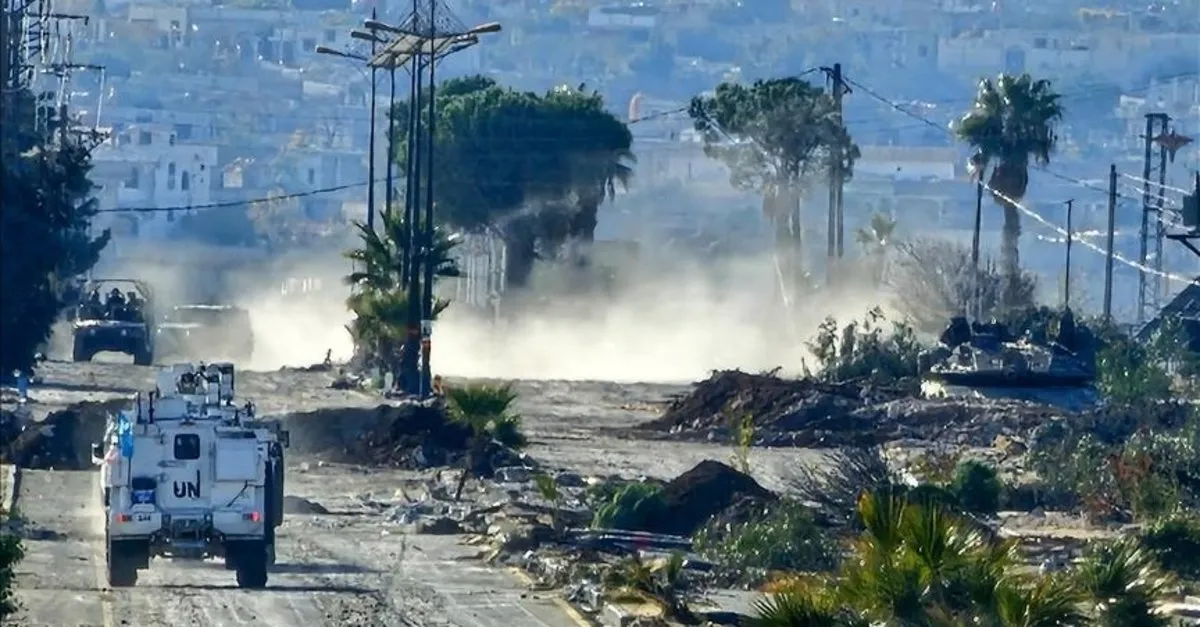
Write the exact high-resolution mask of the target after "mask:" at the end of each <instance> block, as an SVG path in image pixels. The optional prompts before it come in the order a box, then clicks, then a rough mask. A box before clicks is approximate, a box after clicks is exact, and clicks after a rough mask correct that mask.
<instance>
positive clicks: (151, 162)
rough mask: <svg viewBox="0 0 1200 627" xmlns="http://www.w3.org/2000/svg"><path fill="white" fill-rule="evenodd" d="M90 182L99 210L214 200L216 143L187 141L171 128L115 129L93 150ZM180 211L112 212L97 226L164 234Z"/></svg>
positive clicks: (187, 205)
mask: <svg viewBox="0 0 1200 627" xmlns="http://www.w3.org/2000/svg"><path fill="white" fill-rule="evenodd" d="M92 165H93V169H92V180H93V181H95V182H96V183H97V184H98V185H99V186H100V190H99V193H98V194H97V199H98V201H99V205H100V208H101V209H127V208H167V207H189V206H202V205H207V204H210V203H211V202H212V201H213V200H212V199H213V190H214V185H217V184H219V181H220V176H219V175H217V174H215V173H217V172H218V169H217V147H216V146H210V145H203V144H185V143H180V142H179V141H178V138H177V136H176V135H175V132H174V130H173V129H172V128H169V127H162V126H153V125H132V126H128V127H125V128H123V129H120V130H113V132H112V134H111V135H110V137H109V139H108V140H107V141H105V142H104V143H103V144H101V145H100V146H98V147H97V148H96V150H95V151H94V152H93V153H92ZM179 213H180V212H176V211H162V212H157V211H154V212H138V213H108V214H102V215H104V216H108V217H109V219H108V220H99V221H98V224H97V227H100V228H112V229H113V230H114V232H115V233H117V234H129V235H142V234H145V235H162V234H165V233H166V231H167V230H168V229H169V228H170V225H171V223H172V222H174V221H175V220H176V219H177V218H178V217H179Z"/></svg>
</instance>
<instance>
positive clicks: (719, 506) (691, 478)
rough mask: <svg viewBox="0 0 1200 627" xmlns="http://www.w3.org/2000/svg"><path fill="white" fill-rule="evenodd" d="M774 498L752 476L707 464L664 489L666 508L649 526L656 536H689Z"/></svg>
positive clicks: (711, 463) (692, 470) (714, 462)
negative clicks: (723, 515)
mask: <svg viewBox="0 0 1200 627" xmlns="http://www.w3.org/2000/svg"><path fill="white" fill-rule="evenodd" d="M775 498H776V497H775V495H774V494H772V493H771V492H770V491H769V490H767V489H766V488H764V487H762V486H760V485H758V482H756V481H755V480H754V479H753V478H751V477H750V476H749V475H746V474H743V473H741V472H738V471H737V470H735V469H733V468H730V467H729V466H726V465H725V464H722V463H721V462H717V461H713V460H705V461H702V462H700V463H699V464H697V465H696V466H695V467H694V468H692V469H691V470H689V471H687V472H685V473H683V474H682V475H679V476H678V477H675V478H674V479H672V480H671V481H670V482H668V483H667V484H666V485H665V486H663V500H664V502H665V508H664V509H663V511H662V515H661V516H659V517H658V519H657V520H655V521H653V523H652V524H651V525H650V526H651V527H652V529H650V530H651V531H654V532H656V533H666V534H673V535H681V536H688V535H691V534H692V533H694V532H696V530H698V529H700V528H701V527H703V526H704V525H705V523H707V522H708V521H709V519H711V518H712V517H713V516H716V515H718V514H721V513H722V512H725V511H726V510H730V509H731V508H733V507H734V506H736V507H737V508H738V509H743V508H747V507H749V504H750V503H752V502H764V501H773V500H774V499H775Z"/></svg>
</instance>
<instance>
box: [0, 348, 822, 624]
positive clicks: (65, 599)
mask: <svg viewBox="0 0 1200 627" xmlns="http://www.w3.org/2000/svg"><path fill="white" fill-rule="evenodd" d="M40 374H41V375H42V376H43V377H44V379H45V381H44V384H43V385H41V386H38V387H35V388H34V389H33V390H32V394H31V396H32V398H33V400H34V403H33V404H32V405H31V407H32V408H33V413H34V415H35V416H37V415H45V414H46V413H48V412H49V411H52V410H54V409H59V408H62V407H64V406H66V405H67V404H70V403H76V402H80V401H84V400H104V399H107V398H118V397H122V396H126V397H127V396H129V395H131V394H133V393H135V392H136V391H139V390H145V389H147V388H149V387H150V386H151V385H152V383H153V378H154V369H152V368H143V367H137V366H133V365H128V364H117V363H93V364H67V363H49V364H45V365H44V367H43V368H41V371H40ZM331 380H332V375H331V374H329V373H322V372H303V371H294V370H288V371H273V372H245V373H239V375H238V381H237V385H238V393H239V394H238V395H239V397H241V398H249V399H253V400H254V401H255V402H256V403H257V404H258V407H259V410H260V413H262V414H266V415H275V416H286V415H287V414H289V413H291V412H309V411H313V410H318V409H324V408H336V407H347V406H359V407H362V406H374V405H377V404H379V403H380V402H381V401H380V398H379V397H378V396H376V395H373V394H369V393H365V392H358V391H338V390H332V389H329V388H328V384H329V382H330V381H331ZM454 383H455V381H454V380H451V381H450V384H451V385H453V384H454ZM517 389H518V392H519V393H520V400H519V407H518V409H519V411H520V412H521V413H522V416H523V417H524V421H525V422H524V425H525V429H526V432H527V434H528V435H529V436H530V438H531V440H532V444H531V446H530V449H529V452H530V453H531V454H532V455H533V457H534V458H535V459H538V460H539V461H542V462H544V463H547V464H550V465H552V466H557V467H561V468H568V469H571V470H574V471H576V472H581V473H587V474H605V475H607V474H623V475H650V476H659V477H663V478H670V477H673V476H675V475H677V474H679V473H681V472H683V471H685V470H687V469H688V468H690V467H691V466H693V465H695V464H696V463H698V462H699V461H701V460H703V459H706V458H711V459H727V458H728V457H729V456H730V454H731V450H730V449H729V448H728V447H725V446H717V445H704V444H691V443H672V442H637V441H629V440H621V439H616V438H612V437H609V436H606V435H604V434H603V433H601V432H600V431H601V430H602V429H603V428H608V427H618V428H619V427H627V426H630V425H633V424H636V423H638V422H641V421H643V420H646V419H647V418H649V417H651V416H653V415H654V413H655V412H656V411H657V408H658V405H659V404H661V403H662V402H663V401H665V400H667V399H668V398H669V396H670V395H672V394H677V393H682V392H684V391H685V390H686V387H685V386H678V385H656V384H636V385H620V384H614V383H608V382H564V381H526V382H518V386H517ZM813 459H814V458H813V457H812V453H809V452H804V451H797V450H788V451H782V450H781V451H758V450H756V451H755V452H754V453H753V454H752V455H751V459H750V461H751V464H752V465H753V466H754V467H755V471H756V477H758V478H759V479H760V481H762V482H763V483H765V484H767V485H768V486H772V484H778V483H779V482H780V481H781V480H782V479H783V478H785V477H786V476H788V474H790V473H791V472H792V471H793V470H794V469H795V467H796V465H797V464H801V463H810V462H811V461H812V460H813ZM305 461H306V460H304V459H298V458H296V456H293V457H292V458H291V459H290V460H289V462H290V465H291V466H293V468H292V469H290V470H289V473H288V485H287V488H286V490H287V493H288V494H289V495H294V496H299V497H304V498H307V499H311V500H313V501H316V502H318V503H320V504H322V505H323V506H324V507H325V508H327V509H328V510H330V512H331V513H329V514H324V515H289V516H287V517H286V520H285V523H284V525H283V527H282V528H281V530H280V534H279V563H278V564H277V567H276V568H275V570H274V572H273V574H272V575H271V581H270V584H269V587H268V589H267V590H264V591H244V590H240V589H238V588H237V586H236V583H235V582H234V576H233V573H232V572H230V571H227V570H225V569H224V567H223V565H222V564H220V563H218V562H207V563H199V564H195V563H178V562H168V561H164V560H156V561H154V562H153V563H152V565H151V569H150V570H148V571H143V572H142V573H141V577H140V580H139V582H138V586H137V587H136V588H133V589H121V590H109V589H107V586H105V585H104V577H103V571H102V568H103V527H102V522H101V521H102V514H101V513H100V511H99V503H98V498H97V497H96V494H97V490H96V488H95V485H94V483H93V482H94V481H95V473H94V472H71V471H24V472H23V473H22V481H21V485H20V490H19V494H18V497H17V508H18V510H19V511H20V512H21V513H22V514H23V515H24V516H25V518H26V519H27V521H28V526H29V527H28V528H29V537H30V539H29V541H28V557H27V558H26V560H25V561H24V562H23V563H22V564H21V565H20V567H19V571H18V587H19V595H20V599H21V601H22V603H23V604H24V606H25V609H24V610H23V611H22V613H21V614H20V615H19V616H18V619H17V620H16V621H15V622H14V624H16V625H21V626H23V627H32V626H47V627H49V626H55V627H59V626H63V625H103V626H104V627H110V626H113V625H137V626H139V627H142V626H145V627H151V626H156V625H164V626H165V625H180V624H189V625H239V624H244V623H245V624H249V623H253V624H256V625H281V626H282V625H350V626H355V625H362V626H367V625H371V626H378V627H400V626H422V627H436V626H439V625H445V626H448V627H449V626H458V627H500V626H504V627H512V626H513V625H521V626H522V627H576V626H577V625H578V624H579V623H578V621H577V620H576V619H575V618H572V616H571V615H570V614H569V613H568V611H567V610H566V609H565V608H564V607H563V606H562V605H561V602H558V601H556V600H555V599H554V598H552V593H546V594H545V595H539V594H537V593H530V592H528V591H527V588H526V586H525V585H524V584H523V583H522V582H521V581H520V580H518V579H517V578H516V577H514V576H513V575H512V574H511V573H508V572H506V571H503V570H498V569H494V568H489V567H486V566H483V565H482V564H481V563H479V562H477V561H473V560H467V559H465V558H466V557H468V556H470V555H472V554H474V553H476V552H477V549H473V548H470V547H464V546H461V545H459V544H458V542H457V541H456V539H455V538H453V537H449V536H424V535H406V534H404V533H403V530H402V529H401V528H400V527H399V526H398V525H397V524H395V523H394V522H391V521H390V520H389V517H388V515H387V512H386V511H384V510H381V509H380V508H379V507H378V506H377V504H376V506H375V507H369V506H367V505H364V503H365V502H367V501H371V500H374V501H376V502H377V501H379V500H380V499H384V500H386V497H388V496H391V493H392V492H394V489H395V488H394V486H396V485H399V483H400V481H401V480H402V479H403V478H404V473H401V472H398V471H377V470H370V469H364V468H351V467H338V466H323V467H318V466H316V465H315V464H304V462H305ZM772 487H774V486H772ZM381 495H383V496H381ZM367 496H370V498H367Z"/></svg>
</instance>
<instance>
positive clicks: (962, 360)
mask: <svg viewBox="0 0 1200 627" xmlns="http://www.w3.org/2000/svg"><path fill="white" fill-rule="evenodd" d="M920 361H921V372H922V378H921V390H922V393H923V394H924V395H925V396H926V397H966V396H974V397H983V398H1009V399H1018V400H1029V401H1035V402H1039V403H1044V404H1047V405H1053V406H1057V407H1061V408H1063V409H1069V410H1081V409H1084V408H1087V407H1089V406H1092V405H1094V404H1096V403H1097V402H1098V400H1099V396H1098V395H1097V394H1096V391H1095V388H1094V386H1093V384H1094V381H1095V377H1096V367H1095V339H1094V338H1093V336H1092V335H1091V332H1090V331H1089V330H1088V329H1087V328H1086V327H1082V326H1079V327H1077V326H1076V325H1075V321H1074V316H1073V314H1071V313H1070V312H1069V311H1067V312H1065V313H1064V314H1063V316H1062V320H1061V321H1060V324H1059V331H1058V333H1057V334H1056V335H1055V337H1053V338H1048V337H1040V336H1038V335H1035V334H1027V335H1025V336H1023V337H1020V338H1017V337H1013V336H1012V335H1010V334H1009V332H1008V330H1007V329H1006V328H1005V327H1004V326H1003V325H1000V324H996V323H991V324H979V323H976V324H973V325H972V324H969V323H968V322H967V320H966V318H962V317H959V318H954V319H952V320H951V322H950V326H949V327H947V329H946V331H945V332H944V333H942V336H941V341H940V343H939V345H938V346H937V347H935V348H933V349H931V350H929V351H926V352H925V353H923V354H922V355H921V358H920Z"/></svg>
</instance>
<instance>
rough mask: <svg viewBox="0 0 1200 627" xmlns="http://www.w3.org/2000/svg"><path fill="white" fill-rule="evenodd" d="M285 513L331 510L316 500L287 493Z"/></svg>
mask: <svg viewBox="0 0 1200 627" xmlns="http://www.w3.org/2000/svg"><path fill="white" fill-rule="evenodd" d="M283 513H285V514H309V515H311V514H322V515H323V514H328V513H329V510H328V509H325V506H324V505H321V504H320V503H317V502H316V501H310V500H308V499H304V498H300V497H298V496H292V495H290V494H289V495H287V496H284V497H283Z"/></svg>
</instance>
